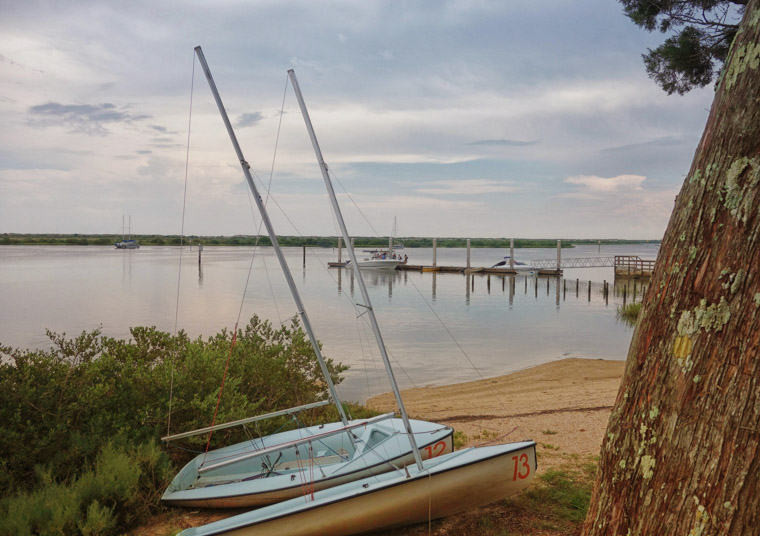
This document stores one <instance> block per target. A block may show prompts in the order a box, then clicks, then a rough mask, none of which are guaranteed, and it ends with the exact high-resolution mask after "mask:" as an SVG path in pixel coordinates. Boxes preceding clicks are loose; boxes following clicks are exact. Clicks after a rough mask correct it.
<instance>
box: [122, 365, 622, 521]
mask: <svg viewBox="0 0 760 536" xmlns="http://www.w3.org/2000/svg"><path fill="white" fill-rule="evenodd" d="M624 367H625V362H623V361H605V360H591V359H563V360H560V361H554V362H552V363H547V364H544V365H539V366H536V367H533V368H530V369H526V370H523V371H520V372H515V373H512V374H508V375H506V376H500V377H497V378H489V379H485V380H480V381H474V382H467V383H459V384H454V385H446V386H441V387H422V388H416V389H408V390H405V391H403V392H402V396H403V399H404V404H405V405H406V408H407V411H408V412H409V414H410V415H411V416H412V417H415V418H419V419H424V420H428V421H434V422H440V423H445V424H448V425H450V426H452V427H453V428H454V429H455V430H456V431H457V432H461V433H463V434H464V436H465V437H464V439H465V442H464V444H461V445H458V447H460V448H461V447H462V446H476V445H483V444H489V443H503V442H513V441H521V440H524V439H533V440H534V441H536V443H537V444H538V447H537V455H538V471H539V472H542V471H546V470H547V469H549V468H554V467H563V466H566V465H568V464H569V465H571V466H575V467H577V466H578V465H579V464H583V463H586V462H593V461H594V458H595V457H596V456H597V454H598V453H599V450H600V447H601V444H602V438H603V437H604V433H605V430H606V428H607V420H608V419H609V416H610V411H611V410H612V405H613V403H614V402H615V397H616V396H617V392H618V387H619V385H620V380H621V378H622V376H623V370H624ZM366 405H367V406H369V407H372V408H375V409H377V410H379V411H381V412H383V413H385V412H389V411H394V410H395V409H396V405H395V401H394V399H393V396H392V395H391V394H390V393H386V394H383V395H378V396H375V397H372V398H370V399H369V400H368V401H367V403H366ZM457 436H458V437H459V438H460V439H461V438H462V436H461V435H460V434H457ZM234 513H239V512H237V511H236V512H230V511H219V510H215V511H214V510H212V511H188V510H181V509H174V510H171V511H169V512H167V513H166V514H162V515H160V516H157V517H156V518H154V519H153V520H151V522H150V523H149V524H147V525H146V526H144V527H141V528H140V529H138V530H135V531H133V532H132V534H135V535H138V536H159V535H161V536H162V535H164V534H167V533H171V530H172V529H175V530H176V529H177V528H187V527H195V526H199V525H203V524H206V523H210V522H212V521H215V520H217V519H221V518H224V517H227V516H229V515H232V514H234ZM465 522H466V520H465ZM450 523H453V525H452V526H454V527H457V526H459V525H457V523H460V521H457V519H453V520H452V521H451V522H450ZM446 526H448V525H444V529H442V530H444V533H447V532H446V530H448V529H445V527H446ZM452 530H454V532H448V533H452V534H453V533H461V531H459V532H457V530H458V529H456V528H454V529H452ZM402 533H405V532H404V531H402Z"/></svg>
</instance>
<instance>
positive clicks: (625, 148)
mask: <svg viewBox="0 0 760 536" xmlns="http://www.w3.org/2000/svg"><path fill="white" fill-rule="evenodd" d="M697 141H699V138H697V137H696V136H663V137H661V138H656V139H653V140H649V141H644V142H641V143H630V144H628V145H620V146H617V147H609V148H607V149H602V150H601V152H603V153H622V152H629V151H638V150H639V149H644V150H647V151H651V150H653V149H662V148H672V147H678V146H681V145H686V146H688V147H689V148H692V147H693V146H695V145H696V143H697ZM669 150H670V149H669Z"/></svg>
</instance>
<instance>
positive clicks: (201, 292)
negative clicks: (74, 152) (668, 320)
mask: <svg viewBox="0 0 760 536" xmlns="http://www.w3.org/2000/svg"><path fill="white" fill-rule="evenodd" d="M595 251H596V246H594V252H595ZM407 252H408V254H409V256H410V263H411V262H414V263H416V264H428V263H429V261H428V260H427V259H426V258H425V255H428V254H430V253H431V252H430V251H427V252H425V251H424V250H423V251H422V252H420V251H416V250H411V249H410V250H407ZM193 253H195V251H194V250H193ZM285 253H286V259H287V262H288V263H289V264H290V266H291V267H292V268H296V267H298V266H300V267H302V270H301V278H300V281H299V282H298V285H299V290H301V293H302V297H303V299H304V302H305V305H306V308H307V311H308V313H309V316H310V318H311V320H312V322H313V323H314V327H315V331H316V334H317V337H318V338H319V340H320V341H321V342H322V343H323V347H324V351H325V355H327V356H328V357H330V358H332V359H335V360H336V361H340V362H342V363H344V364H346V365H349V366H350V367H351V368H350V369H349V371H348V372H347V373H346V380H345V381H344V382H343V383H342V384H341V385H340V387H339V388H340V389H341V393H342V394H343V395H344V397H345V398H346V399H347V400H361V399H363V398H366V396H369V395H370V394H374V393H376V392H383V391H385V390H387V386H386V385H383V384H382V383H381V382H379V381H376V377H375V374H374V372H373V371H374V370H375V369H376V368H377V370H379V371H381V370H382V365H381V364H379V363H378V364H374V362H373V359H374V358H376V357H377V352H376V350H375V351H374V353H373V350H372V349H371V347H370V346H371V345H369V344H367V343H366V340H369V339H367V338H365V340H364V342H357V332H360V331H361V330H363V329H364V326H363V325H362V323H363V319H362V318H359V319H357V318H356V316H357V313H356V309H355V307H354V303H356V301H357V300H356V299H355V298H356V296H355V293H356V292H357V291H358V289H356V285H355V280H354V275H353V272H352V271H351V270H345V269H342V268H337V269H336V268H330V269H328V268H327V261H328V259H327V257H328V256H330V257H331V258H330V259H329V260H334V258H333V257H334V254H333V255H332V256H331V252H330V251H329V250H327V251H325V250H319V249H317V248H315V250H314V251H313V253H314V255H313V256H309V257H307V259H306V266H305V267H304V266H303V250H302V248H300V247H299V248H286V250H285ZM502 253H503V252H502V251H500V250H497V249H491V250H473V266H485V265H491V264H493V262H492V261H491V259H492V258H494V257H495V258H496V259H498V258H499V257H500V256H503V254H502ZM518 253H519V255H518ZM518 253H516V256H518V257H519V258H524V259H531V258H539V257H540V255H539V254H535V257H533V255H534V253H533V252H522V253H520V252H519V251H518ZM437 254H438V259H439V264H440V265H449V266H451V265H457V264H461V263H460V258H459V257H460V256H461V257H462V258H463V253H462V252H461V251H447V250H443V249H439V250H438V253H437ZM252 255H253V250H252V248H247V247H238V248H225V247H206V248H205V249H204V251H203V256H202V263H198V258H196V255H194V254H189V255H188V254H187V252H185V256H184V257H181V255H180V250H179V249H178V248H171V247H142V248H140V249H139V250H135V251H130V250H115V249H113V248H112V247H102V248H99V247H86V248H85V247H71V248H60V247H59V248H56V247H26V248H23V247H18V248H16V247H14V246H5V247H3V248H0V295H1V296H3V303H4V305H6V306H5V307H2V308H0V343H2V344H6V345H10V346H14V347H15V346H18V347H22V348H34V347H47V346H49V343H48V340H47V339H46V337H45V331H44V330H45V328H49V329H51V330H52V331H56V332H59V333H60V332H66V333H68V334H69V335H75V334H78V333H80V332H82V331H83V330H89V329H94V328H97V327H98V326H102V329H103V334H104V335H108V336H113V337H125V338H128V337H129V336H130V335H129V328H130V327H133V326H156V327H157V328H158V329H161V330H165V331H169V332H171V331H172V329H173V328H174V319H175V313H176V305H177V288H178V285H179V286H180V299H179V302H180V310H179V313H178V315H176V316H178V318H179V328H180V329H184V330H185V331H186V332H187V333H188V334H189V335H190V336H192V337H195V336H199V335H202V336H211V335H213V334H215V333H217V332H218V331H220V330H221V329H222V328H228V329H229V328H231V327H232V326H233V325H234V322H235V317H236V315H237V313H238V311H239V310H240V308H241V293H242V290H243V288H244V287H245V281H246V279H247V277H248V273H249V270H250V269H251V263H252V262H253V268H252V269H253V272H252V273H251V276H250V284H249V285H248V289H247V292H246V295H245V301H244V307H243V312H242V315H243V321H245V320H246V318H250V316H251V315H253V314H258V315H259V316H260V317H262V318H265V319H269V320H271V321H272V323H273V324H274V325H275V326H278V325H280V324H282V323H286V322H288V321H289V320H288V319H289V318H291V317H292V316H293V315H295V314H296V311H295V308H294V305H293V302H292V297H291V296H290V291H289V289H288V287H287V284H286V282H285V280H284V278H283V277H282V274H281V271H280V270H279V266H277V261H276V258H275V256H274V253H273V252H272V250H271V248H263V249H261V250H259V251H257V252H256V254H255V256H252ZM320 255H321V256H322V257H323V258H319V257H320ZM575 256H579V257H580V256H584V254H583V253H582V252H579V253H576V254H575ZM586 256H587V255H586ZM642 256H644V257H647V256H646V255H642ZM252 259H253V261H252ZM180 264H181V266H182V269H181V271H184V272H185V274H182V275H181V280H180V281H179V282H178V280H177V279H178V269H179V266H180ZM267 264H269V266H270V268H269V269H267ZM275 266H276V268H274V267H275ZM187 270H190V272H189V273H188V272H187ZM196 270H197V272H196ZM181 271H180V273H181ZM362 273H363V274H364V276H365V279H366V282H367V286H368V290H369V292H370V294H371V298H372V300H373V303H374V305H375V310H376V313H377V315H378V317H379V318H378V321H379V322H380V324H381V327H382V330H383V337H384V339H385V341H386V343H387V345H388V347H389V351H390V352H391V354H392V355H393V359H394V362H395V363H396V364H397V365H398V376H399V379H400V383H401V386H402V388H403V387H409V386H412V385H415V384H416V385H427V384H441V383H451V382H455V381H466V380H470V379H476V378H477V377H479V376H483V377H487V376H494V375H498V374H504V373H506V372H510V371H513V370H517V369H520V368H524V367H527V366H531V365H535V364H538V363H541V362H546V361H548V360H552V359H557V358H560V357H566V356H573V357H587V358H606V359H623V358H625V355H626V353H627V347H628V344H629V342H630V335H631V329H630V328H629V327H627V326H624V325H621V324H620V323H619V322H618V321H617V320H616V318H615V310H616V308H617V306H618V305H620V304H622V303H623V302H632V301H637V302H638V301H641V299H642V295H643V292H644V289H645V287H646V286H648V284H647V283H645V282H643V281H642V280H634V281H627V282H624V281H622V280H618V281H615V282H614V284H610V287H609V293H608V294H606V295H605V293H604V291H603V284H602V283H601V282H593V283H592V285H589V284H588V280H589V279H591V280H593V281H602V280H604V279H607V280H610V281H612V280H613V277H611V275H612V274H611V270H608V271H606V272H603V273H601V272H600V273H601V277H599V278H598V279H595V276H593V275H591V274H593V273H595V272H593V270H592V271H589V272H580V271H576V273H572V272H569V271H568V273H566V275H565V278H559V279H558V278H556V277H551V278H546V277H536V276H532V275H529V274H517V275H505V276H501V275H488V274H478V273H475V274H467V275H463V274H461V273H444V272H414V271H400V270H399V271H391V272H381V271H366V272H362ZM196 276H197V278H196ZM499 278H500V279H501V284H499ZM580 279H582V281H581V280H580ZM552 286H553V287H554V288H553V292H552ZM560 286H561V287H562V288H561V289H560ZM573 286H575V289H573ZM539 287H541V288H539ZM544 287H546V293H544V292H543V291H544ZM517 288H519V289H520V291H517ZM573 290H575V292H574V293H573ZM560 293H562V294H561V296H560ZM93 297H97V299H93ZM573 297H574V298H573ZM452 338H454V339H455V341H456V342H454V341H453V340H452ZM463 351H464V352H467V355H468V356H469V357H470V359H471V360H472V362H473V363H475V364H476V366H477V367H478V373H476V372H474V371H473V370H465V367H463V366H462V363H463V362H465V361H466V360H463V357H462V352H463ZM394 368H395V367H394ZM378 377H382V373H380V374H379V376H378Z"/></svg>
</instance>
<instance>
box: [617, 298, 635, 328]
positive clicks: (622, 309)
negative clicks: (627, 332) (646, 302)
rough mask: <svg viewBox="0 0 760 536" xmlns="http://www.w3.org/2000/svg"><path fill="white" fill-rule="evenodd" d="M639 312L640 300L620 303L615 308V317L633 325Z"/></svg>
mask: <svg viewBox="0 0 760 536" xmlns="http://www.w3.org/2000/svg"><path fill="white" fill-rule="evenodd" d="M640 312H641V302H638V303H628V304H626V305H620V306H618V308H617V313H616V314H617V318H618V320H620V321H621V322H624V323H626V324H628V325H629V326H635V325H636V322H637V321H638V319H639V313H640Z"/></svg>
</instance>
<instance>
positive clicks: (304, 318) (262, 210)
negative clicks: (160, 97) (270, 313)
mask: <svg viewBox="0 0 760 536" xmlns="http://www.w3.org/2000/svg"><path fill="white" fill-rule="evenodd" d="M195 53H196V55H197V56H198V60H199V61H200V63H201V67H203V73H204V74H205V75H206V80H208V85H209V87H210V88H211V93H213V95H214V100H215V101H216V106H217V107H218V108H219V113H220V114H221V115H222V120H223V121H224V126H225V127H227V133H228V134H229V135H230V141H232V146H233V147H234V148H235V153H236V154H237V157H238V160H239V161H240V166H241V167H242V168H243V174H244V175H245V180H246V181H247V182H248V187H249V188H250V189H251V192H252V193H253V199H254V201H255V202H256V207H257V208H258V209H259V214H261V219H262V221H263V222H264V226H265V227H266V228H267V233H269V239H270V240H271V242H272V247H273V248H274V251H275V254H276V255H277V260H278V261H279V262H280V268H282V273H283V274H284V275H285V280H286V281H287V282H288V287H290V293H291V294H292V295H293V301H294V302H295V304H296V309H298V315H299V316H300V317H301V322H303V327H304V329H305V330H306V333H307V334H308V335H309V340H310V341H311V346H312V348H313V349H314V353H315V354H316V356H317V361H319V366H320V368H321V369H322V375H323V376H324V377H325V382H327V388H328V390H329V391H330V396H331V397H332V399H333V402H334V403H335V407H336V408H337V409H338V414H339V415H340V420H341V421H342V422H343V424H344V425H348V419H347V418H346V413H345V412H344V411H343V404H342V403H341V400H340V397H339V396H338V392H337V391H336V390H335V385H334V384H333V381H332V378H330V371H329V370H327V364H326V363H325V359H324V357H323V356H322V351H321V350H320V348H319V341H317V338H316V336H315V335H314V331H313V330H312V328H311V321H310V320H309V316H308V315H307V314H306V309H304V306H303V302H302V301H301V295H300V294H299V293H298V289H297V288H296V284H295V281H294V280H293V275H292V274H291V273H290V268H289V267H288V263H287V262H285V255H284V254H283V253H282V249H280V243H279V242H278V241H277V235H276V234H275V232H274V227H272V222H271V220H270V219H269V213H268V212H267V209H266V207H265V206H264V202H263V201H262V200H261V196H260V195H259V191H258V189H257V188H256V183H255V182H253V177H252V176H251V166H250V165H249V164H248V162H247V161H246V160H245V157H243V151H242V150H241V149H240V144H239V143H238V140H237V137H236V136H235V132H234V131H233V130H232V124H231V123H230V118H229V117H228V116H227V111H226V110H225V109H224V105H223V104H222V98H221V97H220V96H219V92H218V91H217V89H216V84H215V83H214V79H213V78H212V77H211V71H210V70H209V68H208V64H207V63H206V58H205V56H204V55H203V50H201V47H200V46H197V47H195Z"/></svg>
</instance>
